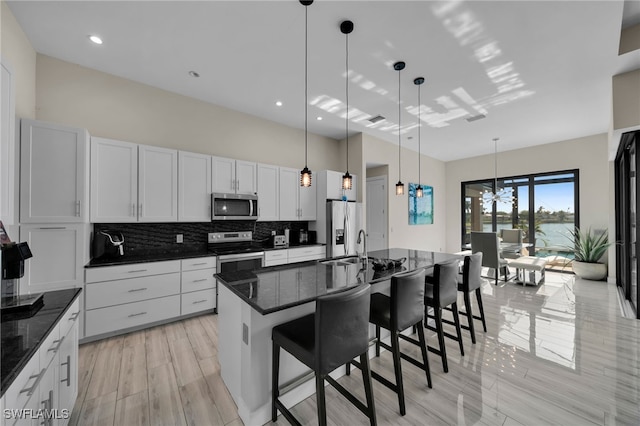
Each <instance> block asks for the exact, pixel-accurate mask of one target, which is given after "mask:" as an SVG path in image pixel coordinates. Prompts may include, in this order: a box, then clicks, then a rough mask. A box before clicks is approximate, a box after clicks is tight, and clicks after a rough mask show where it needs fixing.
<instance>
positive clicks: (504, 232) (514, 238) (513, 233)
mask: <svg viewBox="0 0 640 426" xmlns="http://www.w3.org/2000/svg"><path fill="white" fill-rule="evenodd" d="M500 238H502V242H503V243H511V244H514V245H517V248H516V249H512V250H502V257H504V258H506V259H517V258H519V257H520V256H521V255H522V253H521V251H522V247H521V246H520V245H522V230H521V229H501V230H500Z"/></svg>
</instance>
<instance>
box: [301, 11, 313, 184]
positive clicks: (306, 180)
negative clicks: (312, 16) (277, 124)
mask: <svg viewBox="0 0 640 426" xmlns="http://www.w3.org/2000/svg"><path fill="white" fill-rule="evenodd" d="M300 3H301V4H302V5H303V6H304V7H305V8H304V169H302V170H300V186H305V187H309V186H311V170H309V168H308V167H307V140H308V129H307V121H308V120H307V108H308V106H309V102H308V101H307V98H308V96H309V93H308V89H307V86H308V84H307V77H308V72H307V68H308V65H309V64H308V62H309V60H308V53H307V51H308V46H307V45H308V37H307V28H308V19H307V15H308V13H307V12H308V9H307V6H309V5H311V4H312V3H313V0H305V1H303V0H300Z"/></svg>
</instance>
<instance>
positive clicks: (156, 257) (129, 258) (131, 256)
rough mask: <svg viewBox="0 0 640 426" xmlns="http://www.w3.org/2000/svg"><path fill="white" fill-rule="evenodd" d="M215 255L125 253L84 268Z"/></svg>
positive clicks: (265, 248) (202, 251)
mask: <svg viewBox="0 0 640 426" xmlns="http://www.w3.org/2000/svg"><path fill="white" fill-rule="evenodd" d="M323 245H324V244H302V245H296V246H289V247H262V250H264V251H271V250H283V249H287V248H304V247H314V246H323ZM209 256H215V254H214V253H212V252H210V251H208V250H207V249H206V248H203V249H201V250H185V251H172V252H155V253H148V252H145V253H126V252H125V255H124V256H120V257H107V258H100V259H91V261H90V262H89V263H87V264H86V265H85V266H84V267H85V268H97V267H102V266H116V265H131V264H135V263H146V262H162V261H167V260H180V259H192V258H196V257H209Z"/></svg>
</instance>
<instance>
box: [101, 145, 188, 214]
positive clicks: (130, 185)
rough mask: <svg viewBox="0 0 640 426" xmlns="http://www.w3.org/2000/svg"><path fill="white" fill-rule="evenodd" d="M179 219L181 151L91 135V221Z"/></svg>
mask: <svg viewBox="0 0 640 426" xmlns="http://www.w3.org/2000/svg"><path fill="white" fill-rule="evenodd" d="M177 220H178V151H176V150H175V149H166V148H158V147H155V146H148V145H137V144H134V143H129V142H121V141H115V140H111V139H102V138H95V137H94V138H91V222H98V223H109V222H171V221H177Z"/></svg>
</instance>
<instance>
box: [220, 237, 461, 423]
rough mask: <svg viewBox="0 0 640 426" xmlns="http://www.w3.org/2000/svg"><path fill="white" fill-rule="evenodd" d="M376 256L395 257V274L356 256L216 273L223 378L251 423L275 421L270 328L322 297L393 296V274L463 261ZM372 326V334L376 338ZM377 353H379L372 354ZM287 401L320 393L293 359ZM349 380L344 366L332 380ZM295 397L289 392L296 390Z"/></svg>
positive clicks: (384, 254) (412, 254)
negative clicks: (368, 289) (360, 292)
mask: <svg viewBox="0 0 640 426" xmlns="http://www.w3.org/2000/svg"><path fill="white" fill-rule="evenodd" d="M369 257H370V258H380V259H393V260H398V261H401V262H397V266H396V267H395V268H390V269H385V270H374V268H373V265H372V262H367V263H366V264H363V263H362V262H360V261H359V260H358V258H357V257H346V258H336V259H330V260H326V261H319V262H304V263H297V264H291V265H283V266H277V267H270V268H261V269H258V270H251V271H236V272H225V273H221V274H217V275H216V278H217V279H218V282H219V283H220V284H221V285H219V286H218V289H219V290H218V315H219V318H218V333H219V335H218V342H219V344H218V356H219V361H220V368H221V374H222V378H223V380H224V382H225V384H226V386H227V388H228V389H229V392H230V394H231V396H232V397H233V399H234V401H235V402H236V405H237V406H238V413H239V415H240V417H241V418H242V420H243V422H244V423H245V424H246V425H257V424H264V423H266V422H267V421H269V420H270V418H271V330H272V329H273V327H274V326H276V325H278V324H281V323H284V322H287V321H290V320H292V319H295V318H298V317H301V316H304V315H307V314H309V313H312V312H314V311H315V300H316V298H318V297H319V296H322V295H326V294H330V293H332V292H337V291H341V290H344V289H347V288H350V287H354V286H357V285H359V284H362V283H369V284H371V285H372V292H388V289H389V280H390V279H391V277H392V276H393V275H396V274H398V273H401V272H407V271H413V270H417V269H431V268H432V267H433V265H435V264H436V263H441V262H446V261H447V260H450V259H452V258H458V257H459V256H457V255H454V254H447V253H437V252H430V251H421V250H411V249H402V248H394V249H388V250H379V251H374V252H370V253H369ZM372 330H373V328H371V329H370V335H373V333H372V332H371V331H372ZM371 354H372V352H371ZM280 365H281V367H280V372H281V373H280V383H281V384H282V387H283V388H284V390H283V392H282V394H281V395H282V396H281V397H280V399H281V400H282V401H283V402H284V404H285V405H286V406H289V407H290V406H292V405H295V404H297V403H298V402H300V401H302V400H304V399H305V398H307V397H309V396H310V395H312V394H313V393H314V392H315V384H314V380H313V375H312V374H309V370H308V369H307V368H306V367H305V366H304V365H302V364H301V363H300V362H298V361H297V360H296V359H295V358H293V357H292V356H291V355H289V354H288V353H284V352H283V353H282V355H281V359H280ZM343 374H344V368H339V369H337V370H336V371H334V372H333V373H332V374H331V375H332V376H333V377H334V378H337V377H340V376H342V375H343ZM294 387H295V389H296V390H295V392H288V393H287V390H290V389H293V388H294Z"/></svg>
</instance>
